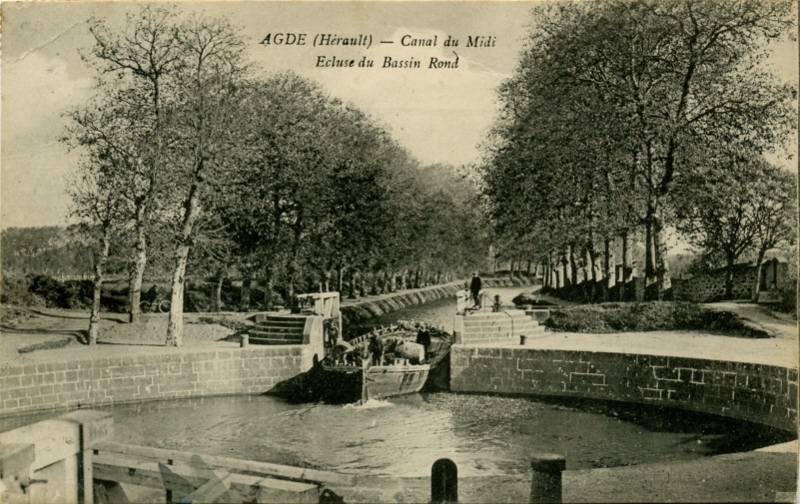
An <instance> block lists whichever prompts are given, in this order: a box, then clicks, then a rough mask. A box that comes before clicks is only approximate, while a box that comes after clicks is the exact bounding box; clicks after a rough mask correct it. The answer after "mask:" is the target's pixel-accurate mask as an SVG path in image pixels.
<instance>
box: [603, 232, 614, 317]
mask: <svg viewBox="0 0 800 504" xmlns="http://www.w3.org/2000/svg"><path fill="white" fill-rule="evenodd" d="M604 245H605V254H604V255H603V266H604V267H603V270H604V271H603V275H604V277H605V280H604V282H603V301H606V302H607V301H608V300H609V299H610V298H611V296H610V294H609V293H610V292H611V291H612V290H613V289H614V287H615V286H616V284H617V261H616V258H615V257H614V240H613V239H609V238H606V241H605V244H604Z"/></svg>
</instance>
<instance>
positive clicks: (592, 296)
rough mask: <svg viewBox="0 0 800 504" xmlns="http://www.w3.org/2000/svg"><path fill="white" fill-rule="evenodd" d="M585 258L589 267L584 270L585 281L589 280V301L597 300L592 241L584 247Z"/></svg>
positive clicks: (595, 259) (595, 257)
mask: <svg viewBox="0 0 800 504" xmlns="http://www.w3.org/2000/svg"><path fill="white" fill-rule="evenodd" d="M586 260H587V262H588V266H589V269H588V270H587V272H586V281H587V282H589V301H591V302H592V303H594V302H595V301H597V284H598V283H599V279H598V278H597V267H596V266H597V252H596V251H595V250H594V243H592V242H590V243H589V244H588V245H587V247H586Z"/></svg>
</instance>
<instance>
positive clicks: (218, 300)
mask: <svg viewBox="0 0 800 504" xmlns="http://www.w3.org/2000/svg"><path fill="white" fill-rule="evenodd" d="M223 277H224V272H223V271H222V270H219V271H217V274H216V275H214V284H213V285H212V286H211V311H212V312H219V311H222V279H223Z"/></svg>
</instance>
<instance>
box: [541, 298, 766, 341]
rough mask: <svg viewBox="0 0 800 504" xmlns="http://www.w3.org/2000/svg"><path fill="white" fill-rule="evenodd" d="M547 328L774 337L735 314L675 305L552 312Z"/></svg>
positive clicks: (599, 306) (584, 307)
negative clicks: (694, 332)
mask: <svg viewBox="0 0 800 504" xmlns="http://www.w3.org/2000/svg"><path fill="white" fill-rule="evenodd" d="M545 325H546V326H547V327H548V328H549V329H550V330H552V331H557V332H578V333H596V334H603V333H619V332H646V331H685V330H689V331H706V332H709V333H711V334H719V335H724V336H737V337H743V338H769V337H771V336H770V334H769V333H767V332H766V331H763V330H759V329H756V328H753V327H749V326H747V325H745V324H744V323H743V322H742V320H741V319H739V317H738V316H737V315H736V314H735V313H732V312H728V311H718V310H710V309H707V308H705V307H703V306H702V305H698V304H693V303H688V302H672V301H652V302H646V303H603V304H596V305H582V306H570V307H557V308H551V310H550V318H549V319H547V321H545Z"/></svg>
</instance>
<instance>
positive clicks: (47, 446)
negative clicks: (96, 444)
mask: <svg viewBox="0 0 800 504" xmlns="http://www.w3.org/2000/svg"><path fill="white" fill-rule="evenodd" d="M15 443H23V444H33V445H35V447H36V459H35V460H34V461H33V464H32V465H31V470H32V471H37V470H39V469H41V468H43V467H46V466H49V465H52V464H55V463H56V462H58V461H60V460H64V459H66V458H69V457H72V456H74V455H76V454H77V453H79V452H80V428H79V426H78V424H76V423H75V422H71V421H67V420H43V421H41V422H36V423H35V424H31V425H26V426H24V427H19V428H17V429H14V430H10V431H7V432H3V433H2V434H0V444H15Z"/></svg>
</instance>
